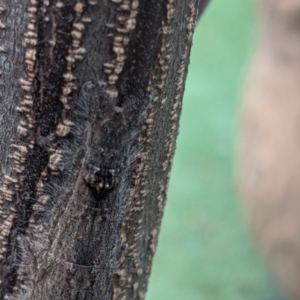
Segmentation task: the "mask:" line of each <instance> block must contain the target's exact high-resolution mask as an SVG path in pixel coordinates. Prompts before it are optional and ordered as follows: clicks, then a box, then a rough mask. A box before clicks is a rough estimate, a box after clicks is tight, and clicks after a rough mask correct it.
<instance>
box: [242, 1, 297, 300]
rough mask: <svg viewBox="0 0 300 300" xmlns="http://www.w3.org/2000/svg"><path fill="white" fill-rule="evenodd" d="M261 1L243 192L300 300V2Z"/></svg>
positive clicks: (275, 263) (264, 241) (273, 262)
mask: <svg viewBox="0 0 300 300" xmlns="http://www.w3.org/2000/svg"><path fill="white" fill-rule="evenodd" d="M257 2H258V4H259V5H258V8H259V9H258V10H259V17H260V28H259V29H260V39H259V42H258V50H257V53H256V56H255V59H254V62H253V66H252V71H251V76H250V78H249V81H248V87H247V92H246V95H245V99H244V105H243V119H242V124H243V126H242V132H241V141H242V143H241V148H240V154H241V155H240V167H241V169H240V171H241V173H240V174H241V189H242V192H243V196H244V199H245V204H246V206H247V209H248V213H249V217H250V221H251V224H252V229H253V232H254V234H255V236H256V238H257V240H258V242H259V245H260V247H261V249H262V250H263V252H264V254H265V255H266V258H267V261H268V263H269V264H270V266H271V268H272V270H273V271H274V273H275V275H276V276H277V278H278V279H279V281H280V282H281V284H282V285H283V287H284V288H285V289H286V291H287V292H288V293H289V294H290V295H291V296H292V297H293V298H292V299H300V284H299V283H300V234H299V233H300V218H299V212H300V202H299V199H300V185H299V182H300V168H299V167H300V166H299V165H298V164H299V162H300V161H299V158H300V156H299V153H300V139H299V128H300V18H299V17H300V1H299V0H284V1H282V0H258V1H257Z"/></svg>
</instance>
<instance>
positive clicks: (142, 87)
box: [0, 0, 196, 300]
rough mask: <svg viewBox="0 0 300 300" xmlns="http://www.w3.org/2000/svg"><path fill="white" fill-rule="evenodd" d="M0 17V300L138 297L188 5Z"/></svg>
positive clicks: (182, 68)
mask: <svg viewBox="0 0 300 300" xmlns="http://www.w3.org/2000/svg"><path fill="white" fill-rule="evenodd" d="M0 13H1V14H0V21H1V23H0V28H1V29H0V38H1V39H0V40H1V42H0V51H1V52H0V68H1V79H0V80H1V83H0V96H1V111H0V122H1V123H0V129H1V130H0V135H1V144H0V147H1V156H0V160H1V191H0V196H1V198H0V199H1V200H0V206H1V208H0V284H1V285H0V299H22V300H25V299H35V300H38V299H40V300H45V299H55V300H57V299H88V300H91V299H97V300H99V299H103V300H104V299H114V300H116V299H144V296H145V291H146V288H147V281H148V277H149V274H150V269H151V262H152V258H153V255H154V252H155V248H156V244H157V236H158V232H159V227H160V222H161V218H162V213H163V208H164V204H165V199H166V192H167V185H168V180H169V174H170V167H171V163H172V157H173V154H174V149H175V141H176V136H177V133H178V121H179V116H180V112H181V100H182V94H183V90H184V82H185V78H186V73H187V65H188V62H189V53H190V47H191V41H192V34H193V29H194V23H195V18H196V0H182V1H174V0H155V1H154V0H110V1H108V0H2V2H1V5H0Z"/></svg>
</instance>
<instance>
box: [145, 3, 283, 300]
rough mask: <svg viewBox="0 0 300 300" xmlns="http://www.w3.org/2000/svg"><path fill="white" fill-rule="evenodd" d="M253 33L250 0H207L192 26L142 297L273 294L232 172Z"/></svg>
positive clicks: (182, 299) (183, 299)
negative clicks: (164, 197) (164, 198)
mask: <svg viewBox="0 0 300 300" xmlns="http://www.w3.org/2000/svg"><path fill="white" fill-rule="evenodd" d="M254 38H255V18H254V8H253V6H252V3H251V1H250V0H227V1H224V0H212V1H211V3H210V5H209V6H208V7H207V9H206V11H205V12H204V15H203V16H202V18H201V20H200V23H199V24H198V26H197V28H196V31H195V35H194V45H193V48H192V54H191V63H190V66H189V74H188V79H187V82H186V90H185V95H184V104H183V114H182V117H181V126H180V135H179V138H178V140H177V151H176V155H175V160H174V165H173V169H172V176H171V182H170V188H169V196H168V202H167V205H166V208H165V215H164V218H163V222H162V228H161V233H160V236H159V244H158V249H157V253H156V255H155V259H154V265H153V269H152V275H151V277H150V283H149V288H148V293H147V296H146V299H147V300H202V299H203V300H243V299H249V300H252V299H253V300H256V299H257V300H264V299H270V300H271V299H275V298H273V296H274V295H275V294H277V292H276V291H275V290H274V287H273V285H272V280H271V279H270V275H268V273H267V271H266V270H265V268H264V267H263V264H262V261H261V259H260V258H259V256H258V255H257V253H256V252H255V247H254V246H253V244H252V242H251V238H250V237H249V234H248V232H247V228H246V227H247V226H246V224H245V222H244V221H243V218H242V213H241V209H240V208H239V207H238V204H237V199H236V198H237V195H236V194H237V193H236V187H235V182H234V174H233V173H234V172H233V161H234V148H235V136H236V131H237V110H238V105H239V101H240V99H239V98H241V97H240V95H241V90H242V87H243V81H244V77H245V74H246V71H247V62H248V60H249V56H250V54H251V53H252V51H253V44H254V42H253V41H254ZM195 129H196V130H195ZM276 299H277V298H276ZM278 299H279V298H278ZM280 299H281V298H280Z"/></svg>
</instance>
